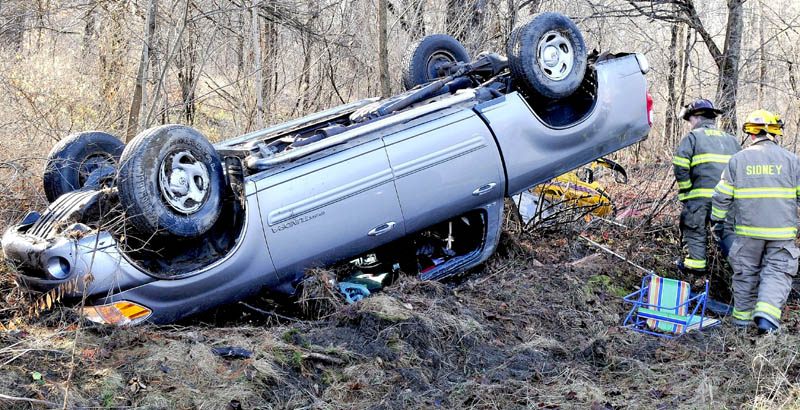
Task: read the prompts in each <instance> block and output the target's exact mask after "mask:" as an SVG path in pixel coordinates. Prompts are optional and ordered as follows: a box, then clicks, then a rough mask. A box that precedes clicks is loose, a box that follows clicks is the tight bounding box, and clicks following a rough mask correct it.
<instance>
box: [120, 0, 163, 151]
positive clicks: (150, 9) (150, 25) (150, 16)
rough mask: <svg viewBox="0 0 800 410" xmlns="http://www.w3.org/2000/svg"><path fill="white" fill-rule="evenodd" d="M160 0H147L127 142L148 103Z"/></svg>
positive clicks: (134, 132) (126, 130)
mask: <svg viewBox="0 0 800 410" xmlns="http://www.w3.org/2000/svg"><path fill="white" fill-rule="evenodd" d="M157 2H158V0H148V2H147V17H146V18H145V22H144V39H143V41H142V56H141V58H140V59H139V70H138V71H137V73H136V85H135V86H134V89H133V97H132V98H131V106H130V109H129V110H128V123H127V125H126V126H125V143H126V144H127V143H129V142H131V140H132V139H133V137H134V136H136V132H137V131H138V129H139V114H140V113H141V110H142V105H145V104H147V97H146V96H145V93H146V90H147V72H148V67H149V61H148V60H149V56H150V39H151V38H152V37H153V31H155V28H156V7H158V4H157Z"/></svg>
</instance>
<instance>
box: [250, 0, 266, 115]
mask: <svg viewBox="0 0 800 410" xmlns="http://www.w3.org/2000/svg"><path fill="white" fill-rule="evenodd" d="M250 17H251V19H250V21H251V27H250V30H251V34H252V38H251V41H252V42H253V65H254V66H255V67H254V68H255V72H256V85H255V91H256V127H258V128H259V129H261V128H264V96H263V94H262V93H263V87H262V84H263V82H264V80H263V78H262V76H261V67H262V65H261V63H262V61H261V42H260V41H259V31H260V30H259V27H258V9H257V8H256V1H255V0H253V3H252V6H251V8H250Z"/></svg>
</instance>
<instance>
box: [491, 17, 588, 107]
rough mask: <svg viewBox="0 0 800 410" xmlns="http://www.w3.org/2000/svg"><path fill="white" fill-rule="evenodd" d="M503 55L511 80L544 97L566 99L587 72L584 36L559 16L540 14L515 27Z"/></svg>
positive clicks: (574, 26)
mask: <svg viewBox="0 0 800 410" xmlns="http://www.w3.org/2000/svg"><path fill="white" fill-rule="evenodd" d="M540 49H541V50H540ZM506 52H507V55H508V62H509V69H510V70H511V74H512V75H513V77H514V79H515V80H516V81H518V82H520V83H521V84H522V86H523V88H525V89H527V90H529V91H534V92H536V93H538V94H539V95H542V96H544V97H547V98H553V99H558V98H564V97H567V96H569V95H570V94H572V93H573V92H574V91H575V90H576V89H577V88H578V87H579V86H580V85H581V82H582V81H583V76H584V74H585V73H586V63H587V62H586V59H587V56H586V45H585V44H584V42H583V36H582V35H581V32H580V30H578V26H576V25H575V23H574V22H573V21H572V20H570V19H569V17H567V16H565V15H563V14H560V13H552V12H548V13H541V14H538V15H536V16H534V17H533V18H532V19H531V20H530V21H528V22H527V23H523V24H521V25H519V26H517V27H516V28H515V29H514V31H513V32H512V34H511V36H510V37H509V41H508V44H507V45H506ZM551 64H552V65H551Z"/></svg>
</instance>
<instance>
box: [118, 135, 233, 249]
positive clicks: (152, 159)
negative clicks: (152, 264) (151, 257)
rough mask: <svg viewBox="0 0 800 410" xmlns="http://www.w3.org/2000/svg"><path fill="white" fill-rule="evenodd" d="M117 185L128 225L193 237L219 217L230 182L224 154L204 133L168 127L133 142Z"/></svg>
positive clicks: (122, 161) (139, 229)
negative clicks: (221, 156)
mask: <svg viewBox="0 0 800 410" xmlns="http://www.w3.org/2000/svg"><path fill="white" fill-rule="evenodd" d="M117 186H118V188H119V200H120V204H121V205H122V207H123V209H124V210H125V215H126V217H127V218H128V219H127V221H128V224H129V225H130V226H131V227H133V228H134V229H135V230H136V231H137V232H139V233H142V234H145V235H151V234H156V235H160V236H177V237H184V238H192V237H197V236H200V235H203V234H204V233H206V232H207V231H208V230H209V229H211V227H213V226H214V223H215V222H216V221H217V218H218V217H219V215H220V212H221V211H222V198H223V192H224V189H225V181H224V176H223V173H222V163H221V162H220V159H219V156H218V155H217V152H216V150H214V147H213V146H212V145H211V143H209V142H208V140H207V139H206V138H205V137H203V135H202V134H200V133H199V132H197V131H195V130H194V129H192V128H189V127H184V126H181V125H164V126H160V127H156V128H151V129H149V130H145V131H143V132H142V133H140V134H139V135H137V136H136V138H134V139H133V141H131V142H130V143H129V144H128V146H127V147H126V148H125V151H124V152H123V153H122V158H121V159H120V166H119V172H118V174H117ZM184 190H185V192H182V191H184Z"/></svg>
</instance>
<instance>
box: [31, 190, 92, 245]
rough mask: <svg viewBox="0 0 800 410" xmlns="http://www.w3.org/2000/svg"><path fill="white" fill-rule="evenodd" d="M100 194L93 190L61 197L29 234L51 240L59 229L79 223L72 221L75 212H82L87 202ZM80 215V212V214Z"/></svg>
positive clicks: (32, 227) (80, 191)
mask: <svg viewBox="0 0 800 410" xmlns="http://www.w3.org/2000/svg"><path fill="white" fill-rule="evenodd" d="M98 193H99V192H98V191H96V190H93V189H90V190H78V191H73V192H70V193H67V194H64V195H61V196H60V197H58V199H56V200H55V201H54V202H53V203H52V204H50V206H48V207H47V211H45V212H44V214H42V216H41V217H40V218H39V219H38V220H37V221H36V222H34V223H33V225H32V226H31V227H30V229H28V232H27V234H28V235H33V236H35V237H37V238H42V239H50V238H52V237H54V236H55V235H56V234H57V233H58V232H59V229H58V228H63V227H64V226H66V225H68V224H70V223H72V222H79V221H77V220H75V221H72V220H70V215H71V214H73V211H76V210H77V211H80V210H81V209H82V208H83V207H84V206H85V205H86V203H87V202H89V201H91V200H92V199H93V198H94V197H95V196H96V195H97V194H98ZM78 215H80V212H79V213H78Z"/></svg>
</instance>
